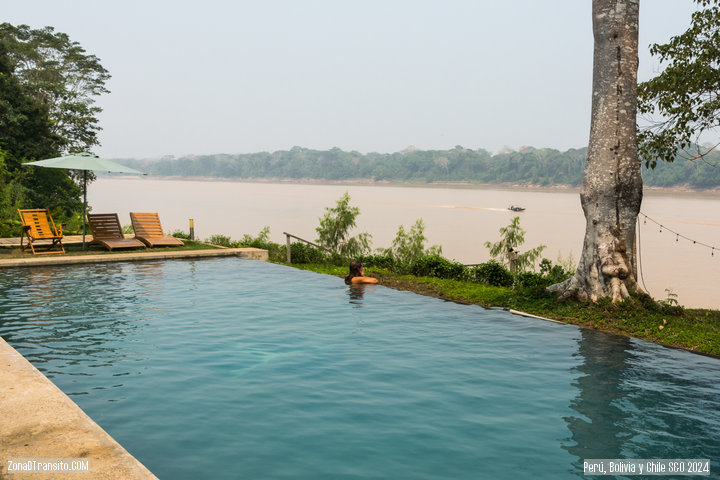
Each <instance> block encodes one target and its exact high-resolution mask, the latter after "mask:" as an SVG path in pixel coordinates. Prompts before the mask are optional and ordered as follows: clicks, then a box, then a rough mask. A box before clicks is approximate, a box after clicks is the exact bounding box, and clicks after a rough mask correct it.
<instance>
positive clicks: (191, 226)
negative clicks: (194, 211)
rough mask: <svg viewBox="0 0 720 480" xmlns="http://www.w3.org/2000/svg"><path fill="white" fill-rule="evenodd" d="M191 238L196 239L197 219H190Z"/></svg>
mask: <svg viewBox="0 0 720 480" xmlns="http://www.w3.org/2000/svg"><path fill="white" fill-rule="evenodd" d="M190 240H195V221H194V220H193V219H192V218H191V219H190Z"/></svg>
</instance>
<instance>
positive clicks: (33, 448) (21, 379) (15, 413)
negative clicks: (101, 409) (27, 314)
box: [0, 337, 157, 480]
mask: <svg viewBox="0 0 720 480" xmlns="http://www.w3.org/2000/svg"><path fill="white" fill-rule="evenodd" d="M0 378H2V382H3V385H2V388H1V389H0V412H2V420H1V421H0V462H2V463H0V478H3V479H5V478H7V479H8V480H10V479H23V478H33V479H37V478H40V477H39V476H38V474H37V473H11V472H8V460H9V459H71V458H72V459H88V460H89V461H90V465H89V469H90V472H89V473H90V477H91V478H93V479H117V478H123V479H157V477H156V476H155V475H153V474H152V472H150V470H148V469H147V468H146V467H145V466H144V465H143V464H141V463H140V462H139V461H138V460H137V459H135V457H133V456H132V455H130V454H129V453H128V452H127V451H126V450H125V449H124V448H123V447H122V446H120V444H118V443H117V442H116V441H115V440H113V438H112V437H111V436H110V435H108V434H107V432H105V430H103V429H102V428H100V426H98V425H97V424H96V423H95V422H94V421H93V420H92V419H91V418H90V417H88V416H87V415H86V414H85V412H83V411H82V409H80V407H78V406H77V405H76V404H75V402H73V401H72V400H70V398H68V396H67V395H65V394H64V393H63V392H62V391H61V390H60V389H59V388H58V387H56V386H55V384H54V383H52V382H51V381H50V380H49V379H48V378H47V377H45V375H43V374H42V373H41V372H40V371H39V370H38V369H37V368H35V367H34V366H33V365H32V364H31V363H30V362H28V361H27V360H26V359H25V357H23V356H22V355H20V354H19V353H18V352H17V351H16V350H15V349H14V348H13V347H11V346H10V345H8V344H7V342H5V340H4V339H2V338H1V337H0ZM78 475H80V477H84V475H82V474H79V473H72V472H68V473H52V474H51V476H52V478H53V479H54V480H61V479H66V478H67V479H77V478H78ZM41 476H42V475H41ZM45 478H47V477H45Z"/></svg>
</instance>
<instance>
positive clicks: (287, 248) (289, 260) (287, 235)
mask: <svg viewBox="0 0 720 480" xmlns="http://www.w3.org/2000/svg"><path fill="white" fill-rule="evenodd" d="M283 235H285V252H286V258H287V263H292V257H291V255H290V237H292V238H294V239H296V240H300V241H301V242H305V243H307V244H308V245H312V246H313V247H315V248H319V249H320V250H325V251H326V252H328V253H331V254H332V253H333V251H332V250H330V249H329V248H325V247H322V246H320V245H318V244H317V243H313V242H311V241H310V240H305V239H304V238H300V237H298V236H297V235H293V234H292V233H287V232H283Z"/></svg>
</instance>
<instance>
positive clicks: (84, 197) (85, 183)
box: [83, 170, 87, 252]
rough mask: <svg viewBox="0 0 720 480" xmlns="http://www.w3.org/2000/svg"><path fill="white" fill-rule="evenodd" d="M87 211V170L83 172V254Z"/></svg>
mask: <svg viewBox="0 0 720 480" xmlns="http://www.w3.org/2000/svg"><path fill="white" fill-rule="evenodd" d="M86 211H87V170H83V252H84V251H85V212H86Z"/></svg>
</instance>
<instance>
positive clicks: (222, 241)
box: [207, 234, 233, 247]
mask: <svg viewBox="0 0 720 480" xmlns="http://www.w3.org/2000/svg"><path fill="white" fill-rule="evenodd" d="M207 243H211V244H213V245H220V246H221V247H232V246H233V244H232V241H231V240H230V237H228V236H227V235H220V234H215V235H211V236H210V238H209V239H208V240H207Z"/></svg>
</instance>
